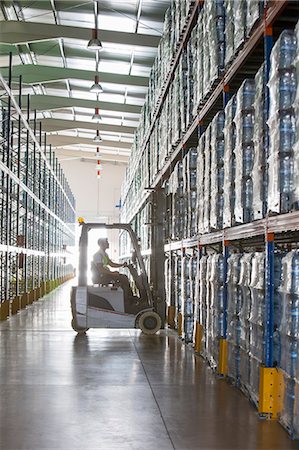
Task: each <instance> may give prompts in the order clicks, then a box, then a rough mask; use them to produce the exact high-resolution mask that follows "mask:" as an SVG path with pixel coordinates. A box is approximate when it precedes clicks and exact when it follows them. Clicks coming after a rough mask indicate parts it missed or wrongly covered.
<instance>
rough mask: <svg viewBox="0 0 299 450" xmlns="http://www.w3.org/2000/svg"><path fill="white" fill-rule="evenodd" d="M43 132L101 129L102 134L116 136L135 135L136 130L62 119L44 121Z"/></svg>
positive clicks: (42, 121)
mask: <svg viewBox="0 0 299 450" xmlns="http://www.w3.org/2000/svg"><path fill="white" fill-rule="evenodd" d="M41 123H42V130H43V131H44V132H46V133H51V132H53V131H63V130H74V129H86V130H94V131H96V130H97V129H99V128H100V129H101V132H102V131H104V132H108V133H115V134H126V135H133V134H134V132H135V130H136V128H134V127H125V126H118V125H109V124H102V123H101V124H100V125H99V124H97V123H91V122H83V121H78V120H76V121H75V120H62V119H42V120H41Z"/></svg>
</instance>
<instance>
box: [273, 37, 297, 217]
mask: <svg viewBox="0 0 299 450" xmlns="http://www.w3.org/2000/svg"><path fill="white" fill-rule="evenodd" d="M296 50H297V39H296V35H295V33H294V32H292V31H288V30H284V31H283V32H282V33H281V35H280V37H279V39H278V41H277V42H276V44H275V46H274V47H273V50H272V53H271V69H270V78H269V84H268V86H269V90H270V110H269V119H268V126H269V129H270V130H271V133H270V135H269V139H270V142H269V158H268V165H269V191H268V210H269V212H270V213H284V212H288V211H290V210H291V209H293V208H294V206H296V203H297V202H298V198H296V197H295V195H296V187H295V186H296V182H297V181H298V180H296V179H295V174H294V146H295V142H296V121H295V111H294V104H295V98H296V87H297V80H296V65H295V59H296Z"/></svg>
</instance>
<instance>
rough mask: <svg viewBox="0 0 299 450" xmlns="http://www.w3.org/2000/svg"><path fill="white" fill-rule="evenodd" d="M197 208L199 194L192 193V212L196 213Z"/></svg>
mask: <svg viewBox="0 0 299 450" xmlns="http://www.w3.org/2000/svg"><path fill="white" fill-rule="evenodd" d="M196 207H197V193H196V191H191V193H190V208H191V211H195V210H196Z"/></svg>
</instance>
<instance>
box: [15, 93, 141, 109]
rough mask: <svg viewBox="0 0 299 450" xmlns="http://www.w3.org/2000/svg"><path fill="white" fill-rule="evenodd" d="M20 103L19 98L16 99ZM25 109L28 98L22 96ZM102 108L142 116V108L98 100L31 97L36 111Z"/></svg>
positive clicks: (31, 102) (48, 96)
mask: <svg viewBox="0 0 299 450" xmlns="http://www.w3.org/2000/svg"><path fill="white" fill-rule="evenodd" d="M15 98H16V100H17V101H18V97H15ZM22 105H23V108H25V107H26V105H27V96H26V95H24V96H22ZM76 107H77V108H88V109H93V108H100V110H104V111H119V112H124V113H131V114H140V111H141V107H140V106H136V105H127V104H123V103H112V102H101V101H97V100H85V99H81V98H74V97H58V96H54V95H53V96H52V95H37V94H35V95H31V96H30V109H31V110H36V111H51V110H55V109H64V108H76Z"/></svg>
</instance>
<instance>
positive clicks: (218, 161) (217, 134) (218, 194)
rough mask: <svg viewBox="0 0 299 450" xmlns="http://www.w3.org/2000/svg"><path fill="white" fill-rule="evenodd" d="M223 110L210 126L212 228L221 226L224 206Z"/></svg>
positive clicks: (218, 228)
mask: <svg viewBox="0 0 299 450" xmlns="http://www.w3.org/2000/svg"><path fill="white" fill-rule="evenodd" d="M223 130H224V112H223V111H220V112H219V113H217V114H216V116H215V117H214V119H213V121H212V128H211V204H210V225H211V229H212V230H220V229H222V228H223V206H224V133H223Z"/></svg>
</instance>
